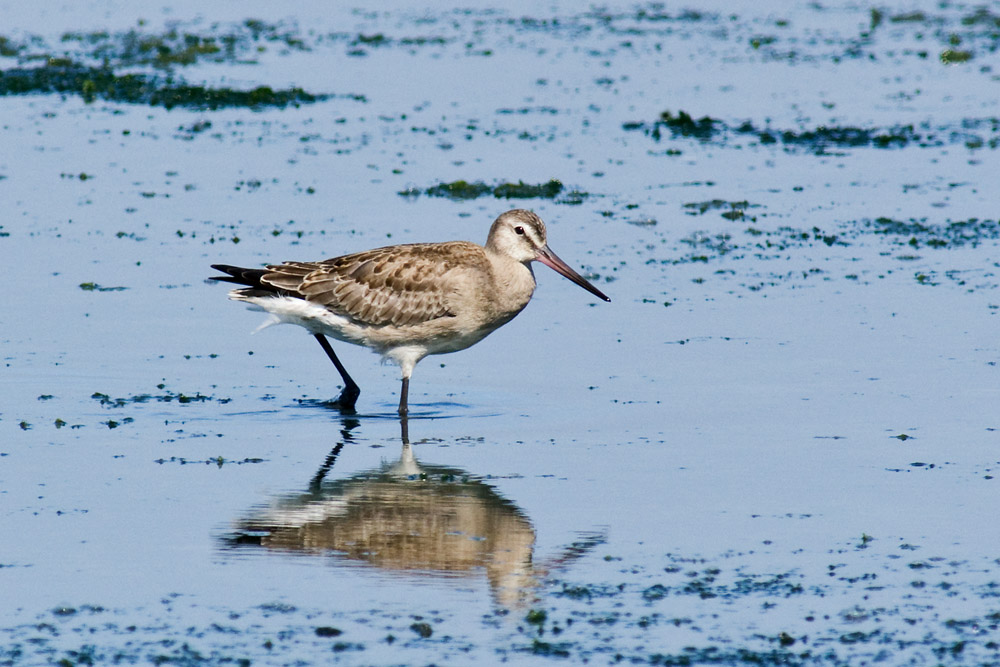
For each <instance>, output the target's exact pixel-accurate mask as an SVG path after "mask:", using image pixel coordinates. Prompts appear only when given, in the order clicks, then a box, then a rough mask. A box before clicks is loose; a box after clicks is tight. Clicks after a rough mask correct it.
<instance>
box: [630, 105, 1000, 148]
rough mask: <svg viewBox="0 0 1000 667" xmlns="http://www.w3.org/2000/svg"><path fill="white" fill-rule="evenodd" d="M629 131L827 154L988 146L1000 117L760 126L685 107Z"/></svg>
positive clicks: (995, 141) (995, 142) (998, 136)
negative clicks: (952, 122)
mask: <svg viewBox="0 0 1000 667" xmlns="http://www.w3.org/2000/svg"><path fill="white" fill-rule="evenodd" d="M622 129H624V130H625V131H627V132H634V131H640V132H643V133H644V134H646V135H647V136H649V137H650V138H652V139H653V140H654V141H657V142H659V141H661V140H663V139H664V138H665V137H666V136H668V135H669V137H670V138H674V139H676V138H686V139H695V140H697V141H699V142H702V143H707V142H718V143H725V142H727V141H729V140H732V139H736V138H739V137H748V138H750V139H752V140H755V141H757V142H758V143H759V144H761V145H765V146H766V145H771V144H777V145H781V146H783V147H784V148H785V149H786V150H792V151H794V150H806V151H809V152H812V153H815V154H817V155H824V154H826V153H827V151H829V150H830V149H843V148H877V149H891V148H904V147H906V146H910V145H917V146H919V147H922V148H926V147H936V146H944V145H948V144H964V145H965V146H966V147H967V148H970V149H977V148H990V149H995V148H997V147H998V146H1000V119H997V118H970V119H965V120H964V121H962V123H961V124H960V126H947V125H941V126H938V127H930V126H922V127H919V128H918V127H915V126H914V125H897V126H893V127H888V128H879V127H874V128H865V127H856V126H833V125H821V126H818V127H816V128H813V129H801V130H793V129H775V128H771V127H764V128H760V127H757V126H756V125H754V124H753V123H752V122H751V121H749V120H747V121H743V122H742V123H740V124H738V125H731V124H727V123H725V122H724V121H722V120H719V119H715V118H711V117H709V116H703V117H702V118H699V119H695V118H694V117H692V116H691V115H690V114H688V113H687V112H684V111H679V112H677V114H676V115H675V114H673V113H672V112H670V111H664V112H663V113H662V114H660V118H659V119H657V120H656V121H653V122H652V123H647V122H641V121H630V122H627V123H623V124H622Z"/></svg>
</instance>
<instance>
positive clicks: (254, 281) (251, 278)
mask: <svg viewBox="0 0 1000 667" xmlns="http://www.w3.org/2000/svg"><path fill="white" fill-rule="evenodd" d="M212 268H213V269H215V270H216V271H222V272H223V273H227V274H229V275H226V276H210V277H209V280H218V281H219V282H223V283H236V284H237V285H246V286H247V287H253V288H255V289H262V290H266V291H268V292H273V291H275V289H274V288H273V287H271V286H270V285H267V284H264V283H262V282H261V278H263V277H264V274H265V273H267V271H266V270H265V269H244V268H242V267H239V266H230V265H228V264H213V265H212Z"/></svg>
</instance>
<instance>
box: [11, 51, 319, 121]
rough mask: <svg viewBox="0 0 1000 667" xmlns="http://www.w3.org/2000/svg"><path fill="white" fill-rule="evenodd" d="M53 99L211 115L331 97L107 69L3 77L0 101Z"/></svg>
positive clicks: (63, 67) (42, 70)
mask: <svg viewBox="0 0 1000 667" xmlns="http://www.w3.org/2000/svg"><path fill="white" fill-rule="evenodd" d="M53 93H57V94H61V95H78V96H79V97H81V98H83V100H84V101H85V102H87V103H88V104H89V103H92V102H95V101H96V100H99V99H100V100H104V101H108V102H123V103H128V104H145V105H148V106H159V107H164V108H166V109H172V108H174V107H183V108H188V109H195V110H209V111H212V110H216V109H222V108H227V107H246V108H250V109H254V110H259V109H263V108H271V107H274V108H279V109H283V108H285V107H287V106H295V107H297V106H299V105H300V104H310V103H314V102H319V101H323V100H326V99H328V98H329V97H330V96H329V95H323V94H320V95H316V94H312V93H308V92H306V91H305V90H303V89H301V88H289V89H285V90H274V89H272V88H270V87H269V86H258V87H256V88H253V89H251V90H237V89H234V88H211V87H207V86H195V85H188V84H179V83H175V82H174V81H173V79H172V78H170V77H166V78H163V77H158V76H152V75H145V74H116V73H115V72H114V71H113V70H111V69H108V68H104V67H86V66H84V65H79V64H75V63H64V62H56V63H54V64H52V63H49V64H48V65H46V66H43V67H32V68H13V69H8V70H4V71H2V72H0V96H6V95H28V94H53Z"/></svg>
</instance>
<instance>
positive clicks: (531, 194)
mask: <svg viewBox="0 0 1000 667" xmlns="http://www.w3.org/2000/svg"><path fill="white" fill-rule="evenodd" d="M562 191H563V184H562V183H561V182H559V181H558V180H556V179H551V180H549V181H548V182H546V183H539V184H530V183H525V182H524V181H518V182H517V183H500V184H498V185H487V184H486V183H483V182H482V181H476V182H473V183H470V182H468V181H465V180H458V181H453V182H451V183H439V184H437V185H432V186H431V187H429V188H425V189H423V190H421V189H420V188H410V189H408V190H403V191H401V192H400V193H399V194H400V196H403V197H418V196H420V195H422V194H423V195H426V196H428V197H444V198H446V199H451V200H452V201H465V200H471V199H478V198H480V197H490V196H492V197H496V198H497V199H555V198H556V197H558V196H559V194H560V193H561V192H562ZM584 197H586V193H581V192H577V191H573V192H571V193H568V201H567V202H565V203H578V202H579V201H582V200H583V198H584Z"/></svg>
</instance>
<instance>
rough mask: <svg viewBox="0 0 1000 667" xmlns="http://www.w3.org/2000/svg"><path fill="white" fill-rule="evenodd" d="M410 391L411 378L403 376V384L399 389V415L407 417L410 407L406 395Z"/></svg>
mask: <svg viewBox="0 0 1000 667" xmlns="http://www.w3.org/2000/svg"><path fill="white" fill-rule="evenodd" d="M409 393H410V378H403V386H402V388H401V389H400V390H399V415H400V416H401V417H405V416H406V413H407V412H409V411H410V410H409V408H408V407H407V405H406V395H407V394H409Z"/></svg>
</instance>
